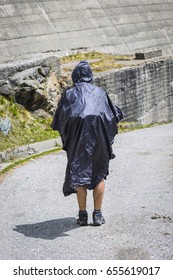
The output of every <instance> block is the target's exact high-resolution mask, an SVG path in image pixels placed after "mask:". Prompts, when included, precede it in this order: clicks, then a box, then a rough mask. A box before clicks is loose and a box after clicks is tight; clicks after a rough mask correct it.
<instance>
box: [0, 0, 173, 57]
mask: <svg viewBox="0 0 173 280" xmlns="http://www.w3.org/2000/svg"><path fill="white" fill-rule="evenodd" d="M172 14H173V2H172V0H107V1H104V0H95V1H93V0H88V1H84V0H73V1H70V0H66V1H64V0H56V1H55V0H49V1H45V0H38V1H34V0H27V1H24V0H17V1H13V0H0V56H1V57H3V58H4V57H11V56H16V55H21V54H26V53H34V52H46V51H52V50H53V51H58V50H60V51H62V50H67V51H68V50H70V49H80V48H92V49H94V48H97V49H101V50H104V51H107V52H111V51H112V52H116V53H133V54H134V52H135V51H139V50H141V49H148V48H149V49H150V50H152V48H154V47H159V48H161V49H162V52H163V54H169V55H170V54H172V50H173V28H172V26H173V19H172Z"/></svg>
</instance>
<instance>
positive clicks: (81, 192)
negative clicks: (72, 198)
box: [77, 187, 87, 211]
mask: <svg viewBox="0 0 173 280" xmlns="http://www.w3.org/2000/svg"><path fill="white" fill-rule="evenodd" d="M77 191H78V192H77V201H78V205H79V210H80V211H85V210H86V199H87V189H86V187H78V189H77Z"/></svg>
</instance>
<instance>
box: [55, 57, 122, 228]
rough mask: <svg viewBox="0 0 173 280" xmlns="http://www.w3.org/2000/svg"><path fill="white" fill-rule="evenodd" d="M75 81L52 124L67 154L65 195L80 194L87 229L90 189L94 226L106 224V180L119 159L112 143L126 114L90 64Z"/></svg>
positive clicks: (76, 71)
mask: <svg viewBox="0 0 173 280" xmlns="http://www.w3.org/2000/svg"><path fill="white" fill-rule="evenodd" d="M72 81H73V87H71V88H69V89H67V90H66V91H65V93H64V94H62V97H61V100H60V102H59V104H58V106H57V109H56V112H55V115H54V118H53V121H52V124H51V127H52V129H54V130H58V131H59V133H60V136H61V140H62V148H63V150H65V151H66V154H67V166H66V172H65V180H64V184H63V193H64V196H68V195H71V194H72V193H76V194H77V202H78V206H79V218H78V219H77V223H78V224H79V225H81V226H85V225H87V224H88V213H87V209H86V201H87V190H93V202H94V211H93V225H95V226H99V225H102V224H103V223H105V219H104V217H103V215H102V202H103V196H104V190H105V183H104V180H105V179H106V177H107V175H108V174H109V161H110V160H111V159H113V158H114V157H115V155H114V153H113V150H112V144H113V142H114V137H115V135H116V134H117V133H118V129H117V123H118V122H119V121H120V120H121V119H122V118H123V114H122V111H121V109H120V108H118V106H115V105H114V104H113V103H112V102H111V100H110V98H109V96H108V94H107V93H106V92H105V91H104V90H103V89H102V88H100V87H98V86H96V85H94V84H93V74H92V70H91V68H90V65H89V64H88V62H87V61H81V62H80V63H79V64H78V65H77V66H76V67H75V69H74V70H73V72H72Z"/></svg>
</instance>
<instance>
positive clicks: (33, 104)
mask: <svg viewBox="0 0 173 280" xmlns="http://www.w3.org/2000/svg"><path fill="white" fill-rule="evenodd" d="M58 77H59V79H58ZM62 85H66V83H65V84H63V83H61V78H60V62H59V59H58V58H57V57H46V58H45V57H44V56H43V57H41V58H30V59H29V58H28V59H23V60H22V61H17V62H13V63H7V64H1V65H0V94H1V95H4V96H5V97H7V98H12V99H13V100H14V101H16V102H17V103H19V104H21V105H23V106H24V107H25V108H26V109H28V110H29V111H36V110H39V109H43V110H44V111H47V112H48V113H50V114H53V112H54V110H55V107H56V105H57V103H58V100H59V98H60V94H61V91H62V90H63V86H62Z"/></svg>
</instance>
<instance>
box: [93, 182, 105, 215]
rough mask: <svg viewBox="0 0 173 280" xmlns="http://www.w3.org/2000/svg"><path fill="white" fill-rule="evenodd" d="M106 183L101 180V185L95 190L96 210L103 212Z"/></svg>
mask: <svg viewBox="0 0 173 280" xmlns="http://www.w3.org/2000/svg"><path fill="white" fill-rule="evenodd" d="M104 190H105V183H104V180H101V181H100V183H98V185H97V186H96V187H95V188H94V190H93V198H94V210H101V207H102V201H103V196H104Z"/></svg>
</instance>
